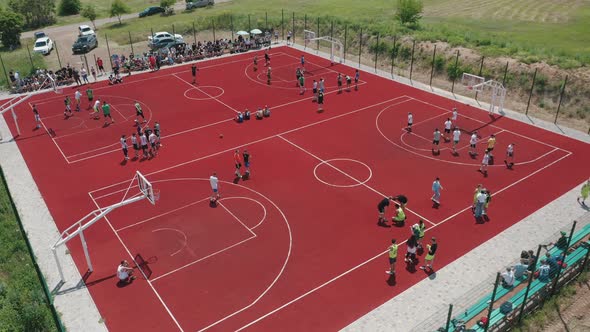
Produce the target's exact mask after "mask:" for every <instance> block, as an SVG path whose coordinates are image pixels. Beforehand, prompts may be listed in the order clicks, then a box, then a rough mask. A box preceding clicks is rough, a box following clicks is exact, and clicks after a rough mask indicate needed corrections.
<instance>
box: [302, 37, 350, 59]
mask: <svg viewBox="0 0 590 332" xmlns="http://www.w3.org/2000/svg"><path fill="white" fill-rule="evenodd" d="M303 32H304V34H305V48H307V46H308V44H309V43H310V42H312V41H317V43H318V49H317V51H319V48H320V46H322V45H326V46H327V47H329V48H330V61H331V62H332V64H334V63H335V62H338V63H342V62H344V46H343V45H342V42H341V41H340V40H338V39H336V38H333V37H330V36H320V37H316V33H315V31H311V30H303Z"/></svg>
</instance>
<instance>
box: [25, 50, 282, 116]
mask: <svg viewBox="0 0 590 332" xmlns="http://www.w3.org/2000/svg"><path fill="white" fill-rule="evenodd" d="M241 54H243V53H237V54H235V55H230V56H239V55H241ZM282 54H284V53H283V52H277V53H271V54H270V55H271V56H278V55H282ZM218 59H219V58H209V59H204V60H193V61H190V62H185V63H183V64H181V65H179V66H187V68H188V69H185V70H181V71H175V72H172V73H167V74H163V75H159V76H153V77H148V78H142V79H139V80H134V81H131V82H125V83H124V84H125V85H130V84H135V83H141V82H145V81H149V80H153V79H158V78H162V77H168V76H172V75H176V74H180V73H187V72H188V70H190V67H188V65H190V64H192V63H202V62H209V61H213V60H218ZM244 61H252V60H251V59H248V58H246V59H242V60H234V61H225V62H221V63H218V64H214V65H209V66H203V67H199V69H207V68H215V67H220V66H223V65H227V64H232V63H237V62H244ZM179 66H173V67H170V66H168V67H164V69H163V70H166V71H167V70H171V69H173V68H178V67H179ZM151 73H152V72H148V71H145V72H140V73H136V74H135V75H145V74H151ZM118 87H119V86H117V87H115V86H114V85H106V86H101V87H98V88H95V89H92V90H93V91H97V90H102V89H107V88H118ZM63 88H74V86H73V85H68V86H64V87H63ZM49 92H51V90H47V91H45V92H43V93H49ZM43 93H41V94H43ZM95 95H96V94H95ZM61 98H62V97H61V96H55V97H51V98H44V99H43V101H41V102H35V104H37V105H42V104H46V103H48V102H50V101H53V100H56V99H61Z"/></svg>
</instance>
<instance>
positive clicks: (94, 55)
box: [92, 54, 98, 69]
mask: <svg viewBox="0 0 590 332" xmlns="http://www.w3.org/2000/svg"><path fill="white" fill-rule="evenodd" d="M92 56H93V57H94V65H95V66H96V67H97V69H98V65H97V64H96V54H92Z"/></svg>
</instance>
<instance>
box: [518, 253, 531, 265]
mask: <svg viewBox="0 0 590 332" xmlns="http://www.w3.org/2000/svg"><path fill="white" fill-rule="evenodd" d="M530 260H531V256H530V255H529V252H528V251H526V250H523V251H521V252H520V262H521V263H522V264H526V265H528V264H529V263H530Z"/></svg>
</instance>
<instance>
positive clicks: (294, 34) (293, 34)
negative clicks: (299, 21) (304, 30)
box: [291, 12, 297, 45]
mask: <svg viewBox="0 0 590 332" xmlns="http://www.w3.org/2000/svg"><path fill="white" fill-rule="evenodd" d="M291 35H292V36H293V45H295V36H296V35H297V34H296V33H295V12H293V32H292V33H291Z"/></svg>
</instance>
